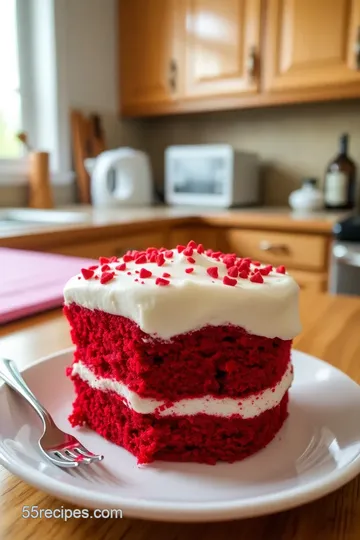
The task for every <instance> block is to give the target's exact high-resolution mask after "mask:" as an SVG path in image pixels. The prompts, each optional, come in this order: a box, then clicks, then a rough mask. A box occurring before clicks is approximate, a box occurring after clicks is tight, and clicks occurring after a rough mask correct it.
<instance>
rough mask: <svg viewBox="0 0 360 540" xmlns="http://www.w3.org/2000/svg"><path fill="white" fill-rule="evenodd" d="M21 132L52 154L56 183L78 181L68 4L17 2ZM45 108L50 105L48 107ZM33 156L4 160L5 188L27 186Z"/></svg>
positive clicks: (0, 172)
mask: <svg viewBox="0 0 360 540" xmlns="http://www.w3.org/2000/svg"><path fill="white" fill-rule="evenodd" d="M16 11H17V35H18V51H19V77H20V90H19V92H20V102H21V117H22V127H21V129H22V130H24V131H26V133H28V135H29V140H30V142H31V144H32V145H33V147H34V148H39V149H41V150H45V151H49V153H50V163H51V166H50V168H51V180H52V183H54V184H69V183H71V182H73V179H74V173H73V172H72V169H71V151H70V123H69V110H70V107H69V100H68V96H67V84H66V74H67V73H66V72H67V56H66V53H67V50H66V40H67V37H66V15H67V11H66V0H26V1H24V0H16ZM43 104H45V106H44V105H43ZM27 171H28V158H27V156H26V155H24V156H23V157H20V158H14V159H8V158H6V159H1V158H0V186H1V185H7V186H9V185H24V184H26V183H27Z"/></svg>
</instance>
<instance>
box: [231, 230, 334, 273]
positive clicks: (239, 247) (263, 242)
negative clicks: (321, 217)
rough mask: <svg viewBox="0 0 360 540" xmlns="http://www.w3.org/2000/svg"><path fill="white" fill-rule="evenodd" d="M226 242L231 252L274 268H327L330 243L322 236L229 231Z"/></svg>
mask: <svg viewBox="0 0 360 540" xmlns="http://www.w3.org/2000/svg"><path fill="white" fill-rule="evenodd" d="M226 242H227V249H228V251H229V252H234V253H237V254H238V255H239V256H240V257H251V259H253V260H258V261H261V262H264V263H269V264H272V265H273V266H279V265H283V264H284V265H285V266H288V267H289V268H295V269H304V270H318V271H320V270H325V268H326V264H327V256H328V242H327V239H326V238H325V237H324V236H321V235H311V234H293V233H290V232H282V231H281V232H280V231H279V232H278V231H249V230H239V229H229V230H228V231H227V233H226Z"/></svg>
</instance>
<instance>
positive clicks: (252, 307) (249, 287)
mask: <svg viewBox="0 0 360 540" xmlns="http://www.w3.org/2000/svg"><path fill="white" fill-rule="evenodd" d="M186 253H187V254H186ZM188 253H189V251H187V250H185V252H184V251H182V252H180V253H179V252H178V250H177V249H174V250H167V251H166V252H163V254H162V255H161V257H160V259H158V260H157V261H156V260H155V259H156V257H149V256H146V255H144V254H142V255H141V254H140V255H138V256H137V258H136V260H127V257H123V258H121V259H117V260H114V261H112V262H111V261H108V262H106V263H105V264H102V265H99V266H98V267H96V268H93V267H92V269H90V270H88V271H85V272H83V273H81V274H78V275H77V276H74V277H73V278H71V279H70V280H69V281H68V283H67V284H66V286H65V289H64V298H65V304H67V305H69V304H71V303H76V304H78V305H80V306H82V307H86V308H88V309H93V310H94V309H99V310H101V311H104V312H106V313H110V314H114V315H122V316H124V317H127V318H128V319H130V320H132V321H134V322H135V323H136V324H138V325H139V327H140V328H141V330H142V331H143V332H145V333H147V334H150V335H154V336H155V337H158V338H161V339H165V340H167V339H170V338H171V337H173V336H175V335H178V334H182V333H186V332H190V331H193V330H197V329H199V328H202V327H204V326H206V325H213V326H219V325H225V324H233V325H235V326H240V327H242V328H244V329H245V330H246V331H247V332H248V333H251V334H255V335H258V336H264V337H268V338H275V337H278V338H281V339H284V340H287V339H293V338H294V337H295V336H296V335H297V334H298V333H299V332H300V330H301V325H300V320H299V313H298V292H299V287H298V285H297V283H296V282H295V280H294V279H293V278H292V277H291V276H289V275H288V274H284V273H281V272H277V271H275V270H274V269H272V267H265V266H264V265H259V264H253V263H250V262H248V263H247V264H248V271H247V272H245V273H244V272H243V271H241V261H242V259H239V258H236V257H235V256H234V264H236V265H238V266H236V267H235V268H234V270H231V269H229V263H228V262H227V264H226V259H225V257H228V259H227V261H228V260H229V257H230V256H229V255H226V256H225V255H224V256H223V255H222V254H221V255H220V256H217V257H214V256H213V255H212V256H208V255H206V254H205V253H198V252H197V251H196V250H192V253H191V255H190V256H189V255H188ZM149 258H152V259H153V261H154V262H149ZM243 261H245V260H243ZM266 269H267V272H265V270H266ZM261 271H264V274H262V275H261V274H260V272H261ZM232 274H233V275H232ZM245 274H247V276H246V277H241V276H242V275H245ZM254 274H256V276H255V277H254ZM234 275H235V276H236V277H235V278H234V277H233V276H234ZM259 276H260V277H259ZM257 278H258V279H259V280H261V281H260V282H259V281H253V279H255V280H256V279H257Z"/></svg>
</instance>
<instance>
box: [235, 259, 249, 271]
mask: <svg viewBox="0 0 360 540" xmlns="http://www.w3.org/2000/svg"><path fill="white" fill-rule="evenodd" d="M236 266H237V267H238V268H239V270H250V263H249V262H248V261H245V259H242V260H240V262H237V263H236Z"/></svg>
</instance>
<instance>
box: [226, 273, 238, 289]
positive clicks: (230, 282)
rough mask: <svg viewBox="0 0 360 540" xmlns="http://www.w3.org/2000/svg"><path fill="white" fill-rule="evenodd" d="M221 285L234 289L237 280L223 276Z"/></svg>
mask: <svg viewBox="0 0 360 540" xmlns="http://www.w3.org/2000/svg"><path fill="white" fill-rule="evenodd" d="M223 284H224V285H229V286H230V287H235V285H236V284H237V279H233V278H230V277H229V276H224V278H223Z"/></svg>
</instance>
